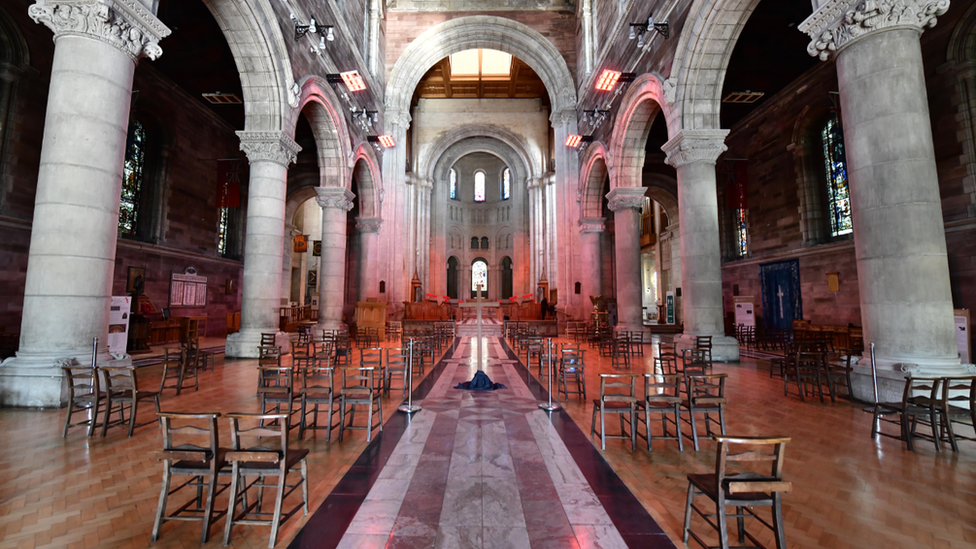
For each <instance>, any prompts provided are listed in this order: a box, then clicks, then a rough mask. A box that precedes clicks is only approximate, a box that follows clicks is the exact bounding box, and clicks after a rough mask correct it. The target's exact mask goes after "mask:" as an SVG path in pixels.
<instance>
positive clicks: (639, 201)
mask: <svg viewBox="0 0 976 549" xmlns="http://www.w3.org/2000/svg"><path fill="white" fill-rule="evenodd" d="M645 191H646V189H644V188H643V187H619V188H616V189H613V190H612V191H610V193H609V194H607V201H608V202H609V204H608V207H609V208H610V211H612V212H619V211H621V210H637V211H640V209H641V207H642V206H643V205H644V192H645Z"/></svg>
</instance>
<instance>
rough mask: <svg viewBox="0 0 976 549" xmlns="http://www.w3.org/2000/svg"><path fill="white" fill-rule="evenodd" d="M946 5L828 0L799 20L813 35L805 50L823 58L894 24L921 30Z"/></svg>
mask: <svg viewBox="0 0 976 549" xmlns="http://www.w3.org/2000/svg"><path fill="white" fill-rule="evenodd" d="M948 9H949V0H830V1H828V2H826V3H824V4H823V5H821V6H820V8H819V9H818V10H817V11H816V12H814V13H813V15H811V16H810V17H808V18H807V20H806V21H804V22H803V23H801V24H800V26H799V29H800V30H801V31H802V32H805V33H807V34H808V35H810V37H811V38H812V39H813V41H812V42H810V45H808V46H807V52H808V53H809V54H810V55H812V56H814V57H819V58H820V60H821V61H826V60H827V59H830V57H831V56H832V55H834V54H836V53H837V52H838V51H840V50H841V49H843V48H844V47H846V46H847V45H849V44H850V43H851V42H853V41H854V40H857V39H858V38H861V37H863V36H866V35H868V34H870V33H872V32H877V31H882V30H886V29H891V28H895V27H901V28H911V29H915V30H917V31H918V32H922V31H923V30H924V29H926V28H931V27H934V26H935V25H936V23H937V22H938V19H937V18H938V17H939V16H941V15H943V14H944V13H945V12H946V10H948Z"/></svg>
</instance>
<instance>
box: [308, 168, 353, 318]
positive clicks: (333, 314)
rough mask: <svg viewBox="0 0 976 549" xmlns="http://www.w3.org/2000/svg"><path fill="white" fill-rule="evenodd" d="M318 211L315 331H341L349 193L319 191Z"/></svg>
mask: <svg viewBox="0 0 976 549" xmlns="http://www.w3.org/2000/svg"><path fill="white" fill-rule="evenodd" d="M316 191H318V193H319V195H318V197H317V200H318V202H319V206H321V207H322V256H321V257H320V258H319V323H318V326H317V328H318V329H323V330H336V329H341V328H344V327H345V325H344V323H343V322H342V306H343V304H344V303H345V287H346V212H348V211H349V210H351V209H352V207H353V203H352V199H353V198H355V195H353V193H352V192H350V191H348V190H346V189H344V188H342V187H319V188H318V189H316Z"/></svg>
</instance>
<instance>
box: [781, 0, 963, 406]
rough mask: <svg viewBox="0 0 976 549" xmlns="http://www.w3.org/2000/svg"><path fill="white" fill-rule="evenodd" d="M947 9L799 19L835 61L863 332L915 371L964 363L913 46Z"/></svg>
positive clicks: (918, 1)
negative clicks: (802, 20)
mask: <svg viewBox="0 0 976 549" xmlns="http://www.w3.org/2000/svg"><path fill="white" fill-rule="evenodd" d="M948 7H949V2H948V0H941V1H935V0H903V1H902V2H899V4H898V8H897V9H892V8H891V7H890V6H887V5H886V4H885V3H881V2H858V1H854V0H831V1H829V2H825V3H824V4H823V5H821V6H820V8H819V9H818V10H817V11H816V12H815V13H814V14H813V15H811V16H810V18H808V19H807V20H806V21H804V22H803V24H802V25H801V26H800V29H801V30H803V31H804V32H806V33H808V34H809V35H810V36H812V37H813V42H811V43H810V45H809V46H808V48H807V51H808V52H809V53H810V54H811V55H816V56H819V57H820V58H821V59H823V60H826V59H829V58H830V57H834V58H835V59H836V63H837V80H838V84H839V91H840V101H841V113H842V123H843V128H844V141H845V144H846V151H845V152H846V156H847V163H848V172H847V173H848V178H849V183H850V194H851V205H852V214H853V221H854V249H855V253H856V256H857V273H858V277H857V278H858V288H859V290H860V298H861V320H862V322H863V324H864V341H865V343H866V344H867V343H870V342H874V343H875V345H876V356H877V359H878V364H879V366H881V367H883V368H887V369H890V370H903V371H912V372H914V373H915V375H919V374H921V375H953V374H959V373H961V372H963V371H964V369H963V368H962V367H961V366H960V364H959V358H958V354H957V350H956V342H955V328H954V325H953V311H952V294H951V290H950V285H949V265H948V260H947V256H946V242H945V228H944V224H943V220H942V208H941V202H940V195H939V181H938V173H937V171H936V165H935V151H934V148H933V145H932V129H931V128H932V123H931V120H930V119H929V112H928V99H927V97H926V89H925V74H924V67H923V64H922V52H921V47H920V45H919V37H920V35H921V33H922V30H923V29H924V28H925V27H932V26H934V25H935V23H936V17H937V16H939V15H942V14H944V13H945V11H946V10H947V9H948ZM865 362H866V361H865ZM902 375H903V374H902V373H901V372H900V371H898V372H892V373H891V374H890V377H893V378H895V380H894V385H896V386H898V385H901V382H900V379H897V378H900V377H901V376H902ZM863 385H864V386H862V387H860V388H859V387H855V395H856V396H858V397H861V398H864V397H865V396H870V393H869V392H868V389H867V387H866V385H867V384H866V383H865V384H863Z"/></svg>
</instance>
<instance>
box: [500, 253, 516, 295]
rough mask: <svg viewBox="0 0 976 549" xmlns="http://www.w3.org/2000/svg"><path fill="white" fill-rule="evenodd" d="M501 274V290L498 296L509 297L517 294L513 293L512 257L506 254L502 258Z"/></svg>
mask: <svg viewBox="0 0 976 549" xmlns="http://www.w3.org/2000/svg"><path fill="white" fill-rule="evenodd" d="M499 271H500V273H499V276H500V277H501V280H500V282H501V285H500V286H501V292H500V295H499V296H498V298H499V299H508V298H510V297H512V296H513V295H515V294H514V293H513V286H512V258H511V257H508V256H505V257H503V258H502V261H501V264H500V266H499Z"/></svg>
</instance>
